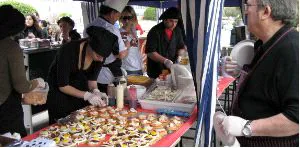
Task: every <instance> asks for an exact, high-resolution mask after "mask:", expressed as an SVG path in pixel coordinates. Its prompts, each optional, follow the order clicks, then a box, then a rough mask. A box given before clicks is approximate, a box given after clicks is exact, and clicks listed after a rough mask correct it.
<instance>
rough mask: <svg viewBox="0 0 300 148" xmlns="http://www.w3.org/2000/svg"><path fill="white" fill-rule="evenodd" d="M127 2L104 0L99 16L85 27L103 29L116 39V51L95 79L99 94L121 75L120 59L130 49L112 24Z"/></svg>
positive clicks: (128, 44) (126, 0)
mask: <svg viewBox="0 0 300 148" xmlns="http://www.w3.org/2000/svg"><path fill="white" fill-rule="evenodd" d="M128 1H129V0H122V1H120V0H105V1H104V3H103V4H102V5H101V6H100V12H99V13H100V16H99V17H98V18H96V19H95V20H94V21H93V22H91V23H90V24H89V25H88V26H87V27H89V26H99V27H103V28H105V29H106V30H108V31H110V32H111V33H113V34H115V35H116V36H117V37H118V45H117V46H118V48H114V49H118V50H113V51H112V54H110V56H109V57H107V58H106V59H105V62H104V65H103V67H102V69H101V71H100V73H99V76H98V79H97V82H98V88H99V89H100V91H101V92H107V86H108V84H110V83H112V82H113V80H114V78H115V77H120V76H122V75H123V72H122V70H121V65H122V61H121V59H123V58H124V57H126V56H127V54H128V51H127V49H128V48H129V47H130V43H129V42H124V41H123V40H122V37H121V34H120V31H119V29H118V28H116V27H115V26H114V24H115V23H116V22H117V20H119V18H120V16H121V12H122V11H123V9H124V7H125V6H126V5H127V3H128Z"/></svg>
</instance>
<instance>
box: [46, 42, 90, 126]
mask: <svg viewBox="0 0 300 148" xmlns="http://www.w3.org/2000/svg"><path fill="white" fill-rule="evenodd" d="M86 47H87V43H85V45H84V47H83V50H82V56H81V65H80V68H79V70H78V71H77V72H76V73H75V74H74V75H71V76H70V82H69V85H71V86H73V87H75V88H76V89H79V90H81V91H89V87H88V79H87V77H86V75H85V72H84V70H83V66H84V61H85V54H86ZM51 79H55V78H53V77H49V79H48V81H49V82H56V81H53V80H51ZM49 85H50V90H49V93H48V99H47V106H48V113H49V124H53V123H55V122H56V121H57V120H58V119H60V118H63V117H66V116H68V115H69V114H70V113H71V112H73V111H76V110H78V109H81V108H83V107H85V106H87V105H89V103H88V101H84V100H83V99H82V98H76V97H73V96H70V95H67V94H65V93H63V92H61V91H60V90H59V88H58V87H53V86H55V84H50V83H49ZM51 85H52V87H51Z"/></svg>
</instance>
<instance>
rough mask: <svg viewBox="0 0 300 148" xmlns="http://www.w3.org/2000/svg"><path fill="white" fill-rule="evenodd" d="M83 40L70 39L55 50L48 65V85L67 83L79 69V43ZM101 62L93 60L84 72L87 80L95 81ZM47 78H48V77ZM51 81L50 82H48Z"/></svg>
mask: <svg viewBox="0 0 300 148" xmlns="http://www.w3.org/2000/svg"><path fill="white" fill-rule="evenodd" d="M83 41H85V40H78V41H72V42H70V43H67V44H65V45H63V46H62V47H61V48H60V49H59V50H58V52H57V55H56V57H55V59H54V61H53V63H52V65H51V66H50V72H49V77H51V78H52V79H51V81H52V82H49V85H52V86H54V87H63V86H66V85H69V83H70V81H74V80H71V79H72V77H73V76H75V75H76V74H77V73H78V72H79V70H80V69H78V62H79V53H80V43H82V42H83ZM102 64H103V62H95V61H93V62H92V63H91V65H90V67H89V68H88V69H87V70H84V73H85V75H86V77H87V79H88V80H91V81H97V77H98V74H99V72H100V70H101V67H102ZM48 79H49V78H48ZM50 83H52V84H50Z"/></svg>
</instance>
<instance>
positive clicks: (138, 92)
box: [127, 85, 146, 99]
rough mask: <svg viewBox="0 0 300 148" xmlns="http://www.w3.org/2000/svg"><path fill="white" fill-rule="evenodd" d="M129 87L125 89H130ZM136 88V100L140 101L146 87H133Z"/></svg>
mask: <svg viewBox="0 0 300 148" xmlns="http://www.w3.org/2000/svg"><path fill="white" fill-rule="evenodd" d="M130 86H131V85H129V86H127V89H129V88H130ZM133 86H134V87H135V88H136V98H137V99H140V98H141V97H142V96H143V95H144V94H145V92H146V87H145V86H142V85H133Z"/></svg>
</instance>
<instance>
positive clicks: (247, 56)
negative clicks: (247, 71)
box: [230, 40, 254, 66]
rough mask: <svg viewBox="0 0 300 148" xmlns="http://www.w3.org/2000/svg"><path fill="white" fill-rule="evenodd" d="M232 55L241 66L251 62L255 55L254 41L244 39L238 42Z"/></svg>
mask: <svg viewBox="0 0 300 148" xmlns="http://www.w3.org/2000/svg"><path fill="white" fill-rule="evenodd" d="M230 56H231V57H232V60H235V61H237V63H238V65H239V66H243V65H245V64H250V63H251V61H252V59H253V57H254V41H253V40H243V41H240V42H238V43H237V44H236V45H235V46H234V47H233V49H232V51H231V53H230Z"/></svg>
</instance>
